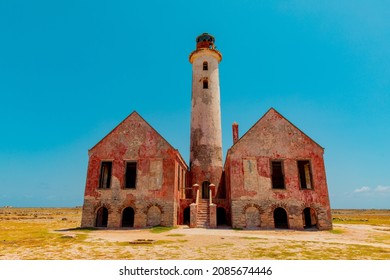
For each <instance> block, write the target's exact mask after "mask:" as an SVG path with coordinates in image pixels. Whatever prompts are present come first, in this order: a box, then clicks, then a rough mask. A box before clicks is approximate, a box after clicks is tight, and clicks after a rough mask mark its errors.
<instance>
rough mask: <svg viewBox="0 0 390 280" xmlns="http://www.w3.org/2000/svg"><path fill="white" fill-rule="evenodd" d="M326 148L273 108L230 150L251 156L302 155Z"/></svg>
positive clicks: (320, 151) (230, 151)
mask: <svg viewBox="0 0 390 280" xmlns="http://www.w3.org/2000/svg"><path fill="white" fill-rule="evenodd" d="M323 150H324V149H323V148H322V147H321V146H320V145H319V144H317V143H316V142H315V141H314V140H312V139H311V138H310V137H309V136H307V135H306V134H305V133H304V132H302V131H301V130H300V129H299V128H297V127H296V126H295V125H294V124H292V123H291V122H290V121H288V120H287V119H286V118H285V117H283V116H282V115H281V114H280V113H279V112H277V111H276V110H275V109H274V108H271V109H269V110H268V111H267V112H266V113H265V114H264V115H263V116H262V117H261V118H260V119H259V120H258V121H257V122H256V123H255V124H254V125H253V126H252V127H251V128H250V129H249V130H248V131H247V132H246V133H245V134H244V135H243V136H242V137H241V138H240V139H239V140H238V141H237V142H236V143H235V144H234V145H233V146H232V147H231V148H230V149H229V152H228V153H233V152H235V151H241V152H242V153H243V154H245V155H247V156H251V155H252V156H269V157H271V156H273V157H275V156H276V157H289V156H292V157H299V156H300V155H301V156H305V155H306V154H308V153H310V152H311V153H313V152H315V153H317V152H318V153H323Z"/></svg>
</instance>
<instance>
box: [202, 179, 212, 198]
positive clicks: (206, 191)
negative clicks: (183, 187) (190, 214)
mask: <svg viewBox="0 0 390 280" xmlns="http://www.w3.org/2000/svg"><path fill="white" fill-rule="evenodd" d="M202 198H203V199H209V198H210V182H209V181H204V182H203V183H202Z"/></svg>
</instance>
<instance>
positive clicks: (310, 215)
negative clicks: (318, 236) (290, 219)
mask: <svg viewBox="0 0 390 280" xmlns="http://www.w3.org/2000/svg"><path fill="white" fill-rule="evenodd" d="M302 215H303V227H304V228H305V229H310V228H316V227H317V215H316V211H315V210H314V209H313V208H310V207H307V208H305V209H304V210H303V213H302Z"/></svg>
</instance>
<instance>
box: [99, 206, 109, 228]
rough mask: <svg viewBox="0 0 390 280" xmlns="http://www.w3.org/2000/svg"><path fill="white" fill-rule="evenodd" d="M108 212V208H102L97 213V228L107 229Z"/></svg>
mask: <svg viewBox="0 0 390 280" xmlns="http://www.w3.org/2000/svg"><path fill="white" fill-rule="evenodd" d="M107 223H108V210H107V208H106V207H100V208H99V210H97V212H96V227H107Z"/></svg>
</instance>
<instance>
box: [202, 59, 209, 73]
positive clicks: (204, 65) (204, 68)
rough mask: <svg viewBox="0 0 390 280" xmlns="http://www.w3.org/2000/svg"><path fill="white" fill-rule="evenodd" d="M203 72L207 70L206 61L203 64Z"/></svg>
mask: <svg viewBox="0 0 390 280" xmlns="http://www.w3.org/2000/svg"><path fill="white" fill-rule="evenodd" d="M203 70H204V71H207V70H209V64H208V63H207V61H205V62H203Z"/></svg>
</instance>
